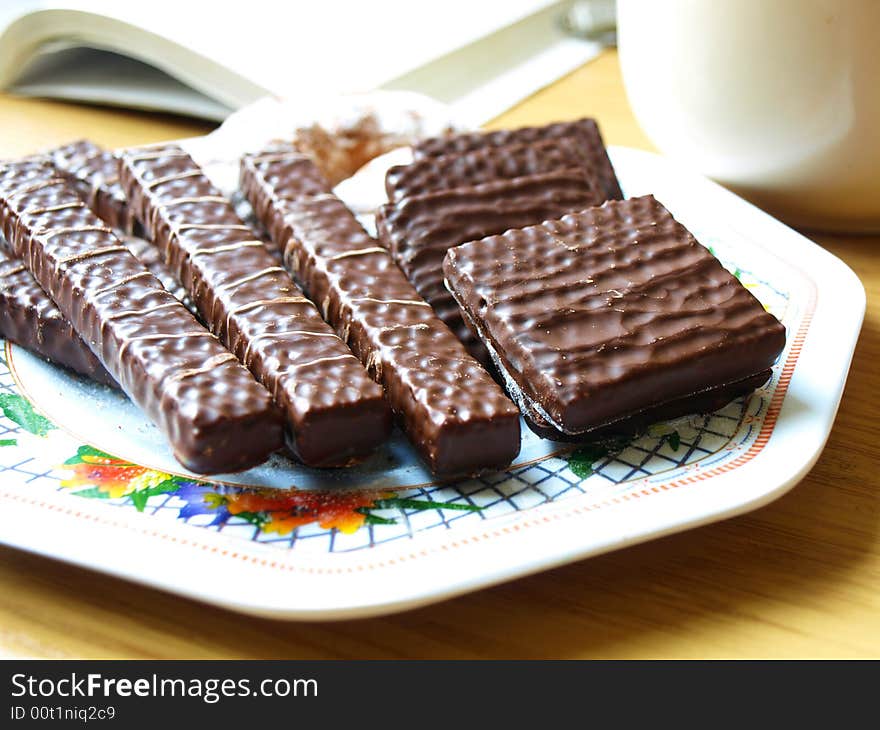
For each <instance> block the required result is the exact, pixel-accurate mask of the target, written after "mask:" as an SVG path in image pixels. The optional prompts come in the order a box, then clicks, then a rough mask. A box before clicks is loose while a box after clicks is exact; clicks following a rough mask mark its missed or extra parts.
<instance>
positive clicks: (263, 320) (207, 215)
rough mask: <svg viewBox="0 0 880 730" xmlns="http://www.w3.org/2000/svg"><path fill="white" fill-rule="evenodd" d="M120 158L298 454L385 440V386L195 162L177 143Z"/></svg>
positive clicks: (209, 315) (170, 252)
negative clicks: (281, 418) (276, 409)
mask: <svg viewBox="0 0 880 730" xmlns="http://www.w3.org/2000/svg"><path fill="white" fill-rule="evenodd" d="M121 159H122V168H121V179H122V184H123V187H124V189H125V192H126V195H127V196H128V200H129V204H130V206H131V209H132V212H133V214H134V215H135V217H136V218H137V219H138V220H139V221H140V223H141V224H142V225H143V226H144V229H145V231H146V232H147V235H148V236H149V237H150V238H152V240H153V241H155V242H156V243H157V245H159V246H160V248H161V249H162V250H163V253H164V256H165V261H166V263H167V264H168V265H169V266H170V267H171V269H172V270H173V271H174V272H175V273H176V275H177V278H178V279H179V280H180V281H181V282H184V283H185V284H186V285H187V287H188V290H189V294H190V296H191V297H192V300H193V301H194V302H195V304H196V306H197V307H198V310H199V312H200V313H201V315H202V317H203V319H204V321H205V322H206V323H207V324H208V326H209V327H210V328H211V331H212V332H214V334H216V335H217V336H218V337H219V338H220V339H221V341H223V342H224V343H226V346H227V347H228V348H229V349H230V350H231V351H232V352H233V353H234V354H235V355H236V357H238V358H239V360H241V362H242V363H244V365H245V366H246V367H247V368H248V369H249V370H250V371H251V372H252V373H253V374H254V375H255V376H256V377H257V379H258V380H259V381H260V382H261V383H263V384H264V385H265V386H266V387H267V388H268V389H269V390H270V392H271V393H272V395H273V397H274V398H275V401H276V403H278V405H279V406H280V407H281V408H282V410H283V411H284V413H285V414H286V417H287V421H288V426H289V434H288V435H289V446H290V448H291V450H292V451H293V453H294V455H295V456H296V457H297V458H298V459H300V460H301V461H302V462H303V463H305V464H308V465H310V466H345V465H348V464H351V463H353V462H354V461H356V460H358V459H361V458H363V457H364V456H366V455H367V454H368V453H369V452H370V451H372V450H373V449H374V448H375V447H376V446H378V445H379V444H380V443H382V441H384V440H385V439H386V438H387V437H388V435H389V432H390V429H391V414H390V410H389V408H388V405H387V404H386V403H385V400H384V397H383V393H382V389H381V388H380V387H379V386H377V385H376V384H375V383H374V382H373V381H372V380H370V378H369V377H368V375H367V373H366V372H365V371H364V369H363V367H362V366H361V364H360V362H359V361H358V360H357V358H356V357H354V355H352V353H351V351H350V350H349V349H348V347H346V346H345V343H343V342H342V341H341V340H340V339H339V338H338V337H337V336H336V334H335V333H334V332H333V330H332V329H330V327H329V326H328V325H327V324H326V323H325V322H324V320H323V319H321V315H320V314H319V313H318V310H317V309H316V308H315V306H314V305H313V304H312V303H311V302H310V301H309V300H308V299H306V298H305V296H304V295H303V293H302V291H301V290H300V289H299V287H297V286H296V284H294V282H293V280H292V279H291V278H290V275H289V274H288V273H287V272H286V271H285V270H284V269H283V268H282V267H280V266H279V265H278V262H277V261H276V260H275V259H274V258H273V257H272V255H271V254H270V253H269V252H268V251H267V250H266V248H265V246H264V245H263V243H262V242H261V241H258V240H255V239H254V235H253V233H252V232H251V230H250V228H249V227H248V226H247V225H245V224H244V223H243V222H242V220H241V219H240V218H239V217H238V216H237V215H236V213H235V210H234V208H233V207H232V205H231V203H230V202H229V201H228V200H226V199H225V198H224V197H223V196H222V195H221V194H220V191H219V190H217V188H215V187H214V185H213V184H212V183H211V182H210V181H209V180H208V178H207V177H206V176H205V175H204V173H203V172H202V171H201V170H200V168H199V167H198V165H196V163H195V162H194V161H193V159H192V158H191V157H190V156H189V155H188V154H187V153H186V152H184V151H183V150H182V149H181V148H180V147H178V146H176V145H167V146H163V147H151V148H145V149H140V150H128V151H126V152H124V153H123V154H122V155H121Z"/></svg>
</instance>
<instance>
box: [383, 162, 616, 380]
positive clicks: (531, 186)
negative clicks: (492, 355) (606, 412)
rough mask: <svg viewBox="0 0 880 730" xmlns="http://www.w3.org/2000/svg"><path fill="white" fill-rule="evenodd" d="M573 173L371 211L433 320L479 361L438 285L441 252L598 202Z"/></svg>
mask: <svg viewBox="0 0 880 730" xmlns="http://www.w3.org/2000/svg"><path fill="white" fill-rule="evenodd" d="M603 199H604V198H603V196H602V193H601V192H599V191H598V190H597V189H596V188H595V187H593V185H592V184H591V183H590V181H589V180H588V179H586V178H585V177H584V176H583V174H581V172H580V171H579V170H566V171H561V172H554V173H547V174H543V175H530V176H528V177H519V178H514V179H512V180H499V181H497V182H492V183H485V184H483V185H474V186H471V187H461V188H452V189H450V190H442V191H438V192H436V193H426V194H425V195H417V196H413V197H411V198H404V199H403V200H401V201H399V202H397V203H389V204H387V205H383V206H382V207H381V208H379V211H378V213H377V215H376V227H377V229H378V232H379V239H380V240H381V241H382V243H383V245H384V246H385V247H386V248H388V250H389V251H391V255H392V256H393V257H394V260H395V261H396V262H397V264H398V266H400V268H401V269H403V271H404V273H405V274H406V275H407V277H408V278H409V280H410V281H411V282H412V283H413V284H414V285H415V287H416V289H417V290H418V292H419V294H421V295H422V296H423V297H424V298H425V299H426V300H427V301H428V302H429V303H430V304H431V306H432V307H434V311H435V312H437V314H438V315H439V317H440V319H442V320H443V321H444V322H445V323H446V325H447V326H448V327H449V328H450V329H451V330H452V331H453V332H454V333H455V335H456V336H457V337H458V338H459V339H461V341H462V342H464V344H465V346H466V347H467V348H468V351H469V352H470V353H471V354H473V355H474V356H475V357H476V358H477V359H478V360H480V361H481V362H484V363H486V362H488V355H487V354H486V351H485V348H484V347H483V346H482V343H481V342H480V341H479V340H478V339H477V338H476V337H475V336H474V335H473V334H472V333H471V331H470V329H469V328H468V327H467V326H466V325H465V324H464V321H463V320H462V318H461V313H460V312H459V309H458V305H457V304H456V303H455V300H454V299H453V298H452V295H451V294H450V293H449V292H448V291H447V289H446V287H445V286H444V284H443V271H442V265H443V257H444V256H445V255H446V251H447V250H448V249H450V248H452V247H453V246H457V245H459V244H461V243H465V242H466V241H473V240H475V239H477V238H483V237H484V236H491V235H493V234H496V233H503V232H504V231H506V230H507V229H508V228H521V227H523V226H528V225H531V224H534V223H540V222H541V221H543V220H547V219H549V218H558V217H559V216H560V215H562V214H564V213H570V212H572V211H576V210H582V209H583V208H589V207H590V206H592V205H598V204H599V203H601V202H602V200H603Z"/></svg>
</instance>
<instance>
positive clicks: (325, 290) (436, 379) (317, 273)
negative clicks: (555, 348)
mask: <svg viewBox="0 0 880 730" xmlns="http://www.w3.org/2000/svg"><path fill="white" fill-rule="evenodd" d="M241 188H242V190H243V191H244V192H245V194H246V196H247V197H248V199H249V200H250V202H251V204H252V205H253V207H254V210H255V211H256V212H257V217H258V218H259V219H260V221H261V222H262V223H263V225H264V226H265V228H266V229H267V230H269V231H270V233H271V235H272V237H273V239H274V240H275V241H276V242H277V243H278V244H279V246H283V247H284V250H285V263H286V265H287V267H288V269H289V271H290V272H291V273H292V274H293V275H294V276H296V278H297V280H298V281H300V282H301V283H302V285H303V288H304V289H305V291H306V293H307V294H308V295H309V297H311V299H312V300H314V301H315V302H319V303H320V305H321V308H322V311H323V314H324V317H325V318H326V319H327V321H328V322H330V323H331V324H332V325H333V327H334V328H335V329H336V331H337V332H338V333H339V335H340V336H341V337H342V338H343V339H345V341H346V342H347V343H348V344H349V346H350V347H351V348H352V350H353V351H354V352H355V353H356V354H357V356H358V357H359V358H360V359H361V362H363V363H364V365H365V366H366V367H367V369H368V371H369V373H370V375H371V376H372V377H373V378H374V379H376V380H377V381H378V382H380V383H382V385H383V386H384V387H385V392H386V395H387V397H388V400H389V402H390V403H391V406H392V408H393V409H394V411H395V413H396V414H397V416H398V418H399V419H400V421H401V424H402V426H403V429H404V431H405V432H406V433H407V435H408V436H409V438H410V440H411V441H412V443H413V444H414V446H415V447H416V448H417V449H418V451H419V453H420V454H421V456H422V458H423V459H424V460H425V461H426V462H427V463H428V465H429V466H430V468H431V469H432V470H433V471H434V472H435V473H438V474H443V475H450V474H470V473H475V472H478V471H482V470H485V469H489V468H501V467H503V466H506V465H507V464H509V463H510V461H511V460H512V459H513V457H514V456H516V454H517V452H518V451H519V445H520V434H519V412H518V411H517V409H516V407H515V406H514V405H513V403H511V402H510V400H509V399H508V398H507V397H506V396H505V395H504V393H503V392H502V391H501V389H500V388H499V387H498V385H497V384H496V383H495V382H494V381H493V380H492V378H491V377H490V376H489V375H488V373H486V371H485V370H483V368H481V367H480V365H479V364H478V363H477V362H476V361H475V360H474V359H473V358H471V357H470V356H469V355H468V354H467V352H466V351H465V349H464V347H463V346H462V344H461V343H460V342H459V341H458V340H457V339H456V338H455V336H454V335H453V334H452V332H450V331H449V329H448V328H447V327H446V326H445V325H444V324H443V322H442V321H440V319H438V318H437V316H436V315H435V314H434V312H433V311H432V309H431V307H430V305H428V304H427V302H425V300H424V299H422V298H421V297H420V296H419V294H418V293H417V292H416V290H415V289H414V288H413V286H412V284H410V283H409V281H408V280H407V279H406V276H404V274H403V272H402V271H401V270H400V269H399V268H398V267H397V266H396V265H395V263H394V261H393V260H392V258H391V256H390V255H389V254H388V251H386V250H385V249H384V248H382V247H381V246H379V245H378V244H377V242H376V241H375V240H374V239H372V238H371V237H370V236H369V235H368V234H367V233H366V231H364V229H363V228H362V227H361V226H360V224H359V223H358V222H357V220H356V219H355V217H354V215H353V214H352V213H351V211H350V210H349V209H348V208H346V206H345V205H344V204H343V203H342V201H340V200H339V199H338V198H337V197H336V196H335V195H333V194H331V193H330V184H329V183H328V182H327V181H325V180H323V179H322V176H321V174H320V172H319V171H318V169H317V167H316V166H315V164H314V163H313V162H312V161H311V159H309V158H308V157H305V156H303V155H301V154H299V153H297V152H295V151H293V150H292V149H291V148H289V147H288V148H286V151H285V148H279V147H275V148H273V149H271V150H269V151H268V152H264V153H261V154H258V155H247V156H245V158H244V159H243V160H242V165H241Z"/></svg>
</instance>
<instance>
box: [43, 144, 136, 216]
mask: <svg viewBox="0 0 880 730" xmlns="http://www.w3.org/2000/svg"><path fill="white" fill-rule="evenodd" d="M48 156H49V158H50V160H51V162H52V164H53V165H54V166H55V168H56V169H57V170H58V172H60V173H61V175H62V176H63V177H66V178H67V179H68V180H70V182H71V183H72V184H73V185H74V186H75V187H76V190H77V192H78V193H79V195H80V197H81V198H82V199H83V200H84V201H86V204H87V205H88V206H89V208H91V209H92V210H93V211H95V213H96V214H97V215H98V217H99V218H100V219H101V220H103V221H104V222H105V223H107V225H109V226H111V227H112V228H117V229H119V230H120V231H123V232H125V233H132V230H133V227H134V221H133V219H132V217H131V215H130V213H129V210H128V201H127V200H126V198H125V192H124V191H123V190H122V185H120V183H119V160H117V159H116V157H114V156H113V153H112V152H107V151H106V150H104V149H102V148H101V147H99V146H98V145H96V144H95V143H94V142H90V141H89V140H87V139H81V140H78V141H76V142H71V143H70V144H67V145H64V146H63V147H58V148H56V149H54V150H52V151H50V152H49V153H48Z"/></svg>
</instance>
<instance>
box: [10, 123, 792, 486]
mask: <svg viewBox="0 0 880 730" xmlns="http://www.w3.org/2000/svg"><path fill="white" fill-rule="evenodd" d="M386 189H387V193H388V199H389V202H388V203H387V204H386V205H384V206H382V207H381V209H380V210H379V211H378V214H377V228H378V231H379V239H378V240H376V239H373V238H371V237H370V236H369V235H368V234H367V233H366V231H365V230H364V229H363V228H362V227H361V226H360V224H359V223H358V222H357V220H356V219H355V217H354V215H353V214H352V212H351V211H350V210H349V209H348V208H347V207H346V206H345V204H344V203H343V202H342V201H341V200H340V199H339V198H337V197H336V196H335V195H334V194H333V192H332V186H331V184H330V182H329V181H328V180H327V178H326V177H325V175H324V173H323V172H322V171H321V170H320V169H319V168H318V167H317V165H316V164H315V161H314V160H313V159H311V158H310V157H308V156H306V155H304V154H302V153H301V152H299V151H297V150H296V149H295V148H294V146H293V145H292V144H291V143H284V142H279V143H275V144H273V145H272V146H270V147H268V148H266V149H264V150H261V151H260V152H257V153H254V154H249V155H246V156H245V157H244V158H243V159H242V160H241V191H242V193H243V194H244V196H245V197H246V198H247V200H248V201H249V202H250V203H251V205H252V207H253V209H254V212H255V216H256V220H257V221H258V222H259V224H260V225H261V226H262V227H263V228H264V230H263V231H258V230H257V231H255V230H253V229H252V228H251V226H250V225H249V224H248V223H246V222H245V221H244V220H243V219H242V218H241V217H240V216H239V215H238V214H237V212H236V209H235V208H234V207H233V206H232V204H231V203H230V202H229V201H228V200H227V199H226V198H225V197H224V196H223V195H222V194H221V192H220V191H219V190H217V189H216V188H215V187H214V186H213V184H212V183H211V182H210V180H209V179H208V178H207V177H206V176H205V174H204V173H203V172H202V170H201V169H200V168H199V167H198V165H197V164H196V163H195V161H194V160H193V159H192V158H191V157H190V156H189V155H188V154H187V153H186V152H185V151H184V150H183V149H182V148H180V147H178V146H176V145H159V146H153V147H148V148H141V149H133V150H126V151H123V152H122V153H121V154H120V155H118V156H113V155H111V154H110V153H107V152H104V151H103V150H100V149H98V148H97V147H95V146H94V145H91V144H89V143H85V142H80V143H74V144H73V145H68V146H67V147H64V148H61V149H59V150H55V151H53V152H52V153H49V154H46V155H41V156H35V157H31V158H27V159H24V160H19V161H14V162H7V163H3V164H0V223H2V231H3V234H4V236H5V241H3V242H0V243H2V245H0V336H3V337H5V338H7V339H9V340H11V341H13V342H17V343H19V344H21V345H23V346H24V347H27V348H29V349H31V350H33V351H34V352H36V353H38V354H39V355H41V356H43V357H46V358H48V359H50V360H52V361H54V362H57V363H59V364H61V365H64V366H67V367H69V368H72V369H73V370H75V371H77V372H79V373H81V374H83V375H85V376H87V377H90V378H92V379H94V380H96V381H98V382H101V383H106V384H112V385H118V387H120V388H121V389H122V390H123V391H124V392H125V393H126V394H127V395H128V396H129V397H130V398H131V399H132V400H133V401H134V402H135V403H137V404H138V405H139V406H140V407H141V408H143V410H144V411H145V413H146V414H147V415H148V416H149V417H150V418H151V419H152V421H153V422H154V423H155V424H156V425H157V427H159V428H160V429H161V430H162V431H163V433H164V434H165V435H166V437H167V438H168V441H169V443H170V444H171V446H172V449H173V450H174V453H175V455H176V456H177V458H178V459H179V460H180V461H181V463H182V464H183V465H184V466H186V467H187V468H189V469H192V470H193V471H196V472H199V473H205V474H212V473H219V472H228V471H235V470H240V469H245V468H248V467H250V466H253V465H256V464H259V463H260V462H262V461H263V460H265V459H266V458H267V457H268V456H269V455H270V454H271V453H272V452H274V451H276V450H278V449H282V448H283V449H286V451H287V452H288V453H289V454H290V455H292V456H293V457H294V458H296V459H298V460H299V461H301V462H302V463H304V464H307V465H309V466H316V467H340V466H347V465H351V464H355V463H358V462H360V461H362V460H363V459H364V458H366V457H367V456H368V455H369V454H370V453H371V452H372V451H373V450H374V449H375V448H376V447H377V446H379V445H380V444H381V443H382V442H383V441H384V440H385V439H387V437H388V435H389V432H390V428H391V424H392V420H393V419H394V420H396V422H397V423H398V424H399V425H400V427H401V428H402V429H403V431H404V432H405V433H406V435H407V436H408V437H409V439H410V440H411V442H412V444H413V446H414V447H415V448H416V450H417V451H418V452H419V454H420V455H421V457H422V458H423V459H424V461H425V463H426V464H427V465H428V466H429V467H430V469H431V470H432V471H433V472H434V473H435V474H437V475H440V476H444V477H446V476H455V475H466V474H475V473H478V472H481V471H485V470H488V469H497V468H503V467H504V466H506V465H507V464H509V463H510V462H511V460H512V459H513V458H514V457H515V456H516V454H517V452H518V451H519V445H520V425H519V424H520V414H522V415H523V416H524V417H525V419H526V423H528V424H529V426H530V427H531V428H532V429H534V430H535V431H536V432H538V433H539V434H541V435H543V436H547V437H550V438H554V439H567V440H584V439H590V438H595V437H598V436H602V435H605V434H607V433H609V432H617V431H622V430H627V431H632V430H636V429H638V428H641V427H643V426H645V425H647V424H649V423H651V422H652V421H655V420H659V419H663V418H671V417H675V416H679V415H683V414H686V413H691V412H697V411H707V410H712V409H715V408H718V407H720V406H722V405H724V404H725V403H727V402H728V401H730V400H731V399H733V398H735V397H737V396H739V395H742V394H744V393H747V392H749V391H750V390H752V389H754V388H755V387H757V386H759V385H761V384H762V383H764V382H765V381H766V380H767V379H768V377H769V375H770V367H771V365H772V364H773V362H774V360H775V359H776V358H777V357H778V355H779V353H780V352H781V350H782V348H783V346H784V343H785V332H784V328H783V327H782V325H781V324H780V323H779V322H778V321H777V320H776V319H775V318H774V317H773V316H771V315H770V314H768V313H767V312H765V311H764V309H763V307H762V306H761V305H760V303H758V301H757V300H756V299H754V297H753V296H752V295H751V294H750V293H749V292H748V291H747V290H746V289H745V288H744V287H743V286H742V285H741V284H740V283H739V281H737V279H736V278H734V277H733V276H732V275H731V274H729V273H728V272H727V271H726V270H725V269H724V267H722V266H721V264H720V263H719V262H718V261H717V260H716V259H715V258H714V257H713V256H712V255H711V254H710V253H709V251H708V250H707V249H705V248H704V247H702V246H701V245H699V244H698V243H697V242H696V241H695V240H694V238H693V236H691V234H690V233H688V231H687V230H686V229H685V228H684V227H683V226H681V225H680V224H679V223H678V222H676V221H675V220H674V219H673V217H672V216H671V215H670V213H669V212H668V211H667V210H666V209H665V208H664V207H663V206H662V205H661V204H660V203H659V202H657V201H656V200H654V198H652V197H644V198H635V199H629V200H624V199H623V195H622V193H621V189H620V186H619V184H618V182H617V178H616V176H615V174H614V170H613V168H612V166H611V163H610V161H609V158H608V155H607V153H606V150H605V146H604V144H603V142H602V139H601V136H600V134H599V130H598V128H597V127H596V124H595V123H594V122H593V121H592V120H588V119H584V120H579V121H575V122H566V123H558V124H551V125H548V126H544V127H529V128H524V129H519V130H513V131H504V132H490V133H468V134H457V135H450V136H445V137H438V138H433V139H426V140H423V141H422V142H420V143H418V144H417V145H416V146H415V147H414V161H413V162H412V163H411V164H409V165H406V166H400V167H394V168H392V169H391V170H389V172H388V174H387V178H386ZM133 233H137V234H139V237H134V236H133V235H132V234H133ZM499 383H501V385H499ZM502 385H503V387H502ZM505 390H506V393H505ZM511 399H512V400H511Z"/></svg>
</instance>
